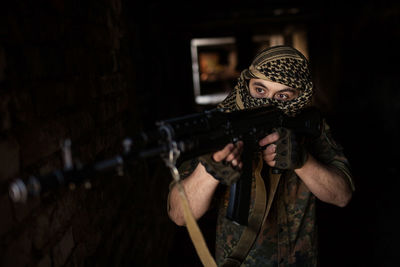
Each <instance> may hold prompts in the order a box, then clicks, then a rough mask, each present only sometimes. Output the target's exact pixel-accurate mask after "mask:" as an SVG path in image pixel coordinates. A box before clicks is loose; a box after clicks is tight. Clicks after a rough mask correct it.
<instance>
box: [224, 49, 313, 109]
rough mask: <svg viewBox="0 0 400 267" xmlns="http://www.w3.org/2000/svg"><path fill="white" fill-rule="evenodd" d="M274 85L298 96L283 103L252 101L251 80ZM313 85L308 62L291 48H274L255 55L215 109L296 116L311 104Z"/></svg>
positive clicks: (274, 100) (269, 100)
mask: <svg viewBox="0 0 400 267" xmlns="http://www.w3.org/2000/svg"><path fill="white" fill-rule="evenodd" d="M252 78H254V79H263V80H267V81H271V82H277V83H280V84H283V85H286V86H289V87H292V88H294V89H298V90H299V92H300V94H299V96H298V97H296V98H295V99H293V100H290V101H282V100H277V99H270V98H255V97H253V96H251V94H250V90H249V86H248V85H249V80H250V79H252ZM312 94H313V83H312V80H311V74H310V70H309V65H308V61H307V59H306V58H305V57H304V55H303V54H301V53H300V52H299V51H297V50H296V49H294V48H292V47H290V46H274V47H270V48H267V49H265V50H263V51H261V52H260V53H259V54H257V55H256V57H255V58H254V60H253V62H252V63H251V65H250V66H249V68H248V69H245V70H243V71H242V73H241V74H240V77H239V78H238V81H237V84H236V86H235V88H234V89H233V90H232V91H231V92H230V94H229V95H228V96H227V97H226V98H225V99H224V100H223V101H222V102H221V103H220V104H219V105H218V107H219V108H222V109H223V110H224V111H226V112H230V111H235V110H241V109H248V108H256V107H261V106H267V105H272V106H275V107H276V108H278V109H280V110H282V111H283V112H284V113H285V114H286V115H288V116H295V115H296V114H297V113H299V112H300V111H301V110H302V109H303V108H305V107H306V106H307V105H308V104H310V103H311V100H312Z"/></svg>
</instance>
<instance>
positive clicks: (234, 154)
mask: <svg viewBox="0 0 400 267" xmlns="http://www.w3.org/2000/svg"><path fill="white" fill-rule="evenodd" d="M242 151H243V142H242V141H239V142H237V143H236V144H232V143H231V144H228V145H226V146H225V147H224V148H223V149H222V150H219V151H217V152H215V153H214V154H207V155H203V156H200V157H199V161H200V162H201V164H203V165H204V167H205V169H206V171H207V172H208V173H209V174H211V175H212V176H213V177H214V178H215V179H217V180H219V181H220V182H221V183H222V184H225V185H231V184H232V183H234V182H236V181H237V180H238V179H239V178H240V170H241V168H242V166H243V163H242V161H241V159H240V155H241V153H242Z"/></svg>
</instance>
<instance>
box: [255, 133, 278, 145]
mask: <svg viewBox="0 0 400 267" xmlns="http://www.w3.org/2000/svg"><path fill="white" fill-rule="evenodd" d="M278 140H279V134H278V133H277V132H273V133H271V134H269V135H267V136H266V137H264V138H263V139H261V140H260V141H259V142H258V144H259V145H260V146H266V145H269V144H272V143H273V142H276V141H278Z"/></svg>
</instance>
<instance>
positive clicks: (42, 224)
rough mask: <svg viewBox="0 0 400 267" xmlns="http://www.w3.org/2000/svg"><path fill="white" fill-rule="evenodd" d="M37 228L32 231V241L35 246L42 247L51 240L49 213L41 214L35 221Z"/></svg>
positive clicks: (38, 248)
mask: <svg viewBox="0 0 400 267" xmlns="http://www.w3.org/2000/svg"><path fill="white" fill-rule="evenodd" d="M32 223H33V224H34V225H35V228H34V229H33V231H32V242H33V246H34V248H36V249H37V250H40V249H42V248H43V247H44V246H45V245H46V243H47V242H49V240H50V233H49V226H50V220H49V216H48V214H41V215H39V216H38V217H37V218H36V219H35V221H34V222H32Z"/></svg>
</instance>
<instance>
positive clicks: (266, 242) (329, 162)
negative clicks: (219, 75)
mask: <svg viewBox="0 0 400 267" xmlns="http://www.w3.org/2000/svg"><path fill="white" fill-rule="evenodd" d="M312 95H313V83H312V79H311V75H310V70H309V64H308V61H307V59H306V58H305V57H304V55H302V54H301V53H300V52H299V51H297V50H296V49H294V48H292V47H289V46H275V47H271V48H268V49H265V50H264V51H262V52H260V53H259V54H258V55H257V56H256V57H255V58H254V60H253V62H252V63H251V65H250V66H249V68H248V69H245V70H243V71H242V73H241V75H240V77H239V79H238V82H237V85H236V86H235V88H234V90H232V92H231V93H230V94H229V95H228V96H227V98H226V99H225V100H223V101H222V102H221V103H220V104H219V107H221V108H223V109H224V110H226V111H227V112H230V111H234V110H242V109H247V108H253V107H259V106H265V105H273V106H275V107H277V108H279V109H280V110H282V111H283V112H284V113H285V114H287V115H289V116H296V114H298V113H299V112H300V111H301V110H303V109H304V108H306V107H308V106H310V105H311V100H312ZM259 145H260V147H263V148H265V149H264V150H263V151H262V152H260V153H259V154H258V158H257V157H256V158H255V159H254V162H253V166H254V167H253V171H252V174H251V175H252V179H253V184H252V193H251V197H252V201H251V205H250V216H252V215H253V216H254V213H255V210H256V208H255V205H256V202H257V201H258V200H257V199H256V194H259V193H257V192H260V190H261V191H264V192H265V194H266V196H267V197H266V198H267V199H268V201H267V204H266V205H265V206H264V207H263V210H262V218H263V220H262V224H261V225H260V229H259V231H258V234H257V235H256V236H255V238H254V240H253V241H252V242H248V241H247V244H246V243H245V241H243V240H245V239H249V238H247V236H246V235H247V231H246V227H247V226H242V225H238V224H235V223H233V222H232V221H230V220H229V219H227V218H226V217H225V214H226V209H227V203H228V198H229V187H227V186H226V185H230V184H232V183H233V182H235V179H237V177H239V176H238V175H237V173H238V172H239V173H240V170H241V169H242V167H243V163H242V160H241V152H242V150H243V143H242V142H237V143H236V144H227V145H226V146H225V147H224V148H223V149H222V150H220V151H217V152H215V153H212V154H210V155H205V156H201V157H199V158H196V159H193V160H192V161H190V162H186V163H184V164H182V165H181V167H180V172H181V176H182V177H183V178H184V180H183V186H184V189H185V191H186V194H187V197H188V200H189V204H190V207H191V209H192V212H193V215H194V217H195V218H196V219H198V218H200V217H201V216H202V215H204V213H205V212H206V211H207V210H208V209H209V208H210V206H211V205H214V203H215V205H217V207H218V214H219V215H218V219H217V231H216V233H217V236H216V255H215V256H216V261H217V264H218V265H219V266H239V265H241V264H243V266H289V265H293V266H294V265H296V266H317V264H318V263H317V255H318V248H317V230H316V222H315V218H316V210H315V209H316V199H319V200H321V201H323V202H326V203H330V204H333V205H336V206H339V207H345V206H346V205H347V204H348V203H349V201H350V199H351V196H352V192H353V191H354V185H353V181H352V176H351V172H350V168H349V164H348V161H347V159H346V157H345V156H344V154H343V149H342V147H341V146H340V145H338V144H337V143H336V142H335V141H334V140H333V139H332V137H331V133H330V129H329V126H328V125H327V124H326V122H325V121H324V122H323V127H322V130H321V134H320V136H319V138H315V139H305V138H302V139H300V138H298V137H296V136H295V135H294V133H293V132H292V131H290V130H288V129H285V128H278V129H276V131H275V132H273V133H271V134H269V135H267V136H265V137H264V138H262V139H261V140H260V141H259ZM226 164H230V165H231V166H232V168H231V172H230V174H228V175H226V173H224V174H222V173H221V171H220V170H221V169H224V170H226ZM272 168H278V169H280V170H281V174H280V175H274V174H273V173H272V172H271V170H272ZM177 194H178V192H177V189H176V188H175V187H174V186H171V190H170V194H169V207H168V214H169V216H170V218H171V220H172V221H174V222H175V223H176V224H177V225H184V224H185V222H184V218H183V211H182V208H181V206H180V203H179V198H178V195H177ZM239 244H240V245H239ZM244 247H245V249H243V248H244Z"/></svg>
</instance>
